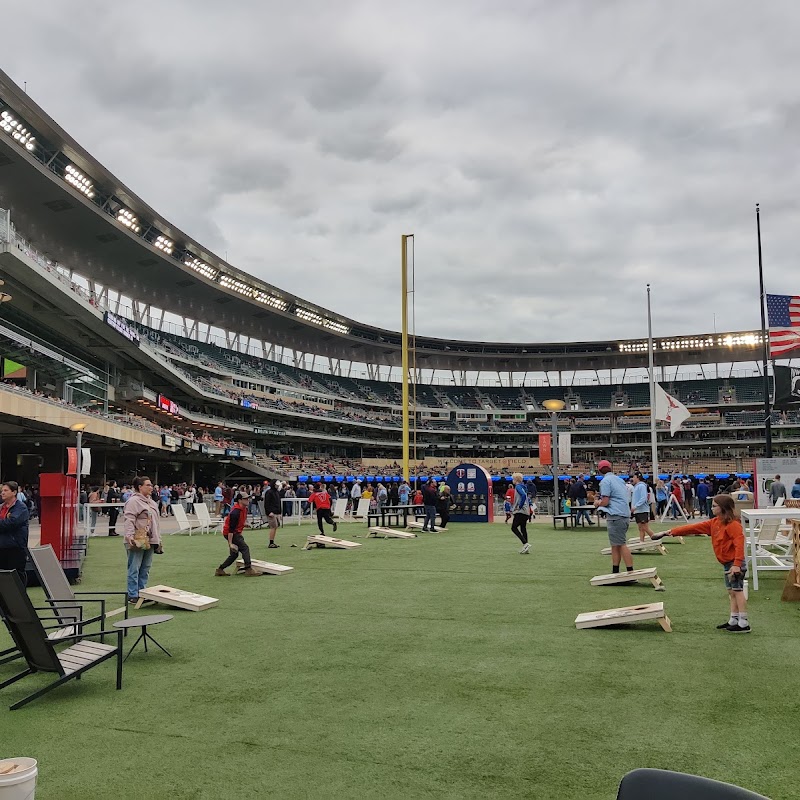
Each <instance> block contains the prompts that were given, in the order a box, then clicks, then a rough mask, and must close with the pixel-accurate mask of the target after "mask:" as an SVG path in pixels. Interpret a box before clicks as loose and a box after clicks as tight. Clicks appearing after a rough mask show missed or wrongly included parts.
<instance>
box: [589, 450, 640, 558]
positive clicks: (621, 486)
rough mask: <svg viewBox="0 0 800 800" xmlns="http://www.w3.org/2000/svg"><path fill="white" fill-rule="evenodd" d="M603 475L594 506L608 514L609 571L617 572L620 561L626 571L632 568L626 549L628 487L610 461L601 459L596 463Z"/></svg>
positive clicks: (629, 554)
mask: <svg viewBox="0 0 800 800" xmlns="http://www.w3.org/2000/svg"><path fill="white" fill-rule="evenodd" d="M597 471H598V472H599V473H600V474H601V475H602V476H603V478H602V480H601V481H600V497H599V498H597V500H595V501H594V505H595V507H596V508H604V509H605V510H606V513H607V514H608V543H609V544H610V545H611V571H612V572H613V573H617V572H619V563H620V561H624V562H625V567H626V568H627V570H628V572H631V571H632V570H633V556H632V555H631V551H630V550H629V549H628V525H629V524H630V521H631V507H630V505H629V504H628V488H627V487H626V486H625V481H623V480H622V478H620V477H619V476H617V475H615V474H614V473H613V471H612V469H611V462H610V461H606V460H605V459H603V460H602V461H600V462H599V463H598V465H597Z"/></svg>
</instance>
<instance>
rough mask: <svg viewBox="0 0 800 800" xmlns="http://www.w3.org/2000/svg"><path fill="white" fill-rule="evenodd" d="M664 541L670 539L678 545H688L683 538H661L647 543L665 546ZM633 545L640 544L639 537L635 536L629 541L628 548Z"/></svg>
mask: <svg viewBox="0 0 800 800" xmlns="http://www.w3.org/2000/svg"><path fill="white" fill-rule="evenodd" d="M663 539H669V540H670V541H671V542H677V543H678V544H686V542H685V541H684V540H683V536H660V537H659V538H658V539H645V542H650V541H653V542H661V544H664V542H663V541H662V540H663ZM632 544H639V537H638V536H633V537H631V538H630V539H628V547H630V546H631V545H632Z"/></svg>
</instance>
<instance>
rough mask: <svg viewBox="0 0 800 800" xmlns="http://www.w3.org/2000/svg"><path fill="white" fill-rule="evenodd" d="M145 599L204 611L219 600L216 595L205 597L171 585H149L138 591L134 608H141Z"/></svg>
mask: <svg viewBox="0 0 800 800" xmlns="http://www.w3.org/2000/svg"><path fill="white" fill-rule="evenodd" d="M145 600H152V601H153V602H155V603H161V604H163V605H165V606H175V608H185V609H186V610H187V611H205V610H206V609H207V608H213V607H214V606H215V605H217V603H219V600H218V599H217V598H216V597H206V595H204V594H195V593H194V592H185V591H184V590H183V589H174V588H173V587H172V586H150V587H149V588H147V589H142V590H141V591H140V592H139V602H138V603H136V606H135V607H136V608H141V607H142V603H144V601H145Z"/></svg>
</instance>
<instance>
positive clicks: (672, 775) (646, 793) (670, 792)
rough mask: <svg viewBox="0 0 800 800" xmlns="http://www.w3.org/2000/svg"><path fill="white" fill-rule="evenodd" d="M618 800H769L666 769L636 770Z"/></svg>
mask: <svg viewBox="0 0 800 800" xmlns="http://www.w3.org/2000/svg"><path fill="white" fill-rule="evenodd" d="M617 800H769V798H766V797H764V795H761V794H756V793H755V792H750V791H748V790H747V789H742V788H740V787H739V786H734V785H733V784H730V783H721V782H720V781H712V780H711V779H710V778H701V777H700V776H699V775H687V774H686V773H685V772H671V771H670V770H667V769H635V770H633V771H632V772H629V773H628V774H627V775H626V776H625V777H624V778H623V779H622V783H620V785H619V791H618V792H617Z"/></svg>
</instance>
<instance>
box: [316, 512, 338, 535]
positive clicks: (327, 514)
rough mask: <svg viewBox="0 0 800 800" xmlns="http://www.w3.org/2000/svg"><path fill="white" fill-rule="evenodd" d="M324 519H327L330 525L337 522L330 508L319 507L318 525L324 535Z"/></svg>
mask: <svg viewBox="0 0 800 800" xmlns="http://www.w3.org/2000/svg"><path fill="white" fill-rule="evenodd" d="M322 520H325V522H327V523H328V524H329V525H335V524H336V523H335V522H334V521H333V517H332V516H331V510H330V509H329V508H318V509H317V527H318V528H319V532H320V533H321V534H322V535H323V536H324V535H325V529H324V528H323V527H322Z"/></svg>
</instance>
